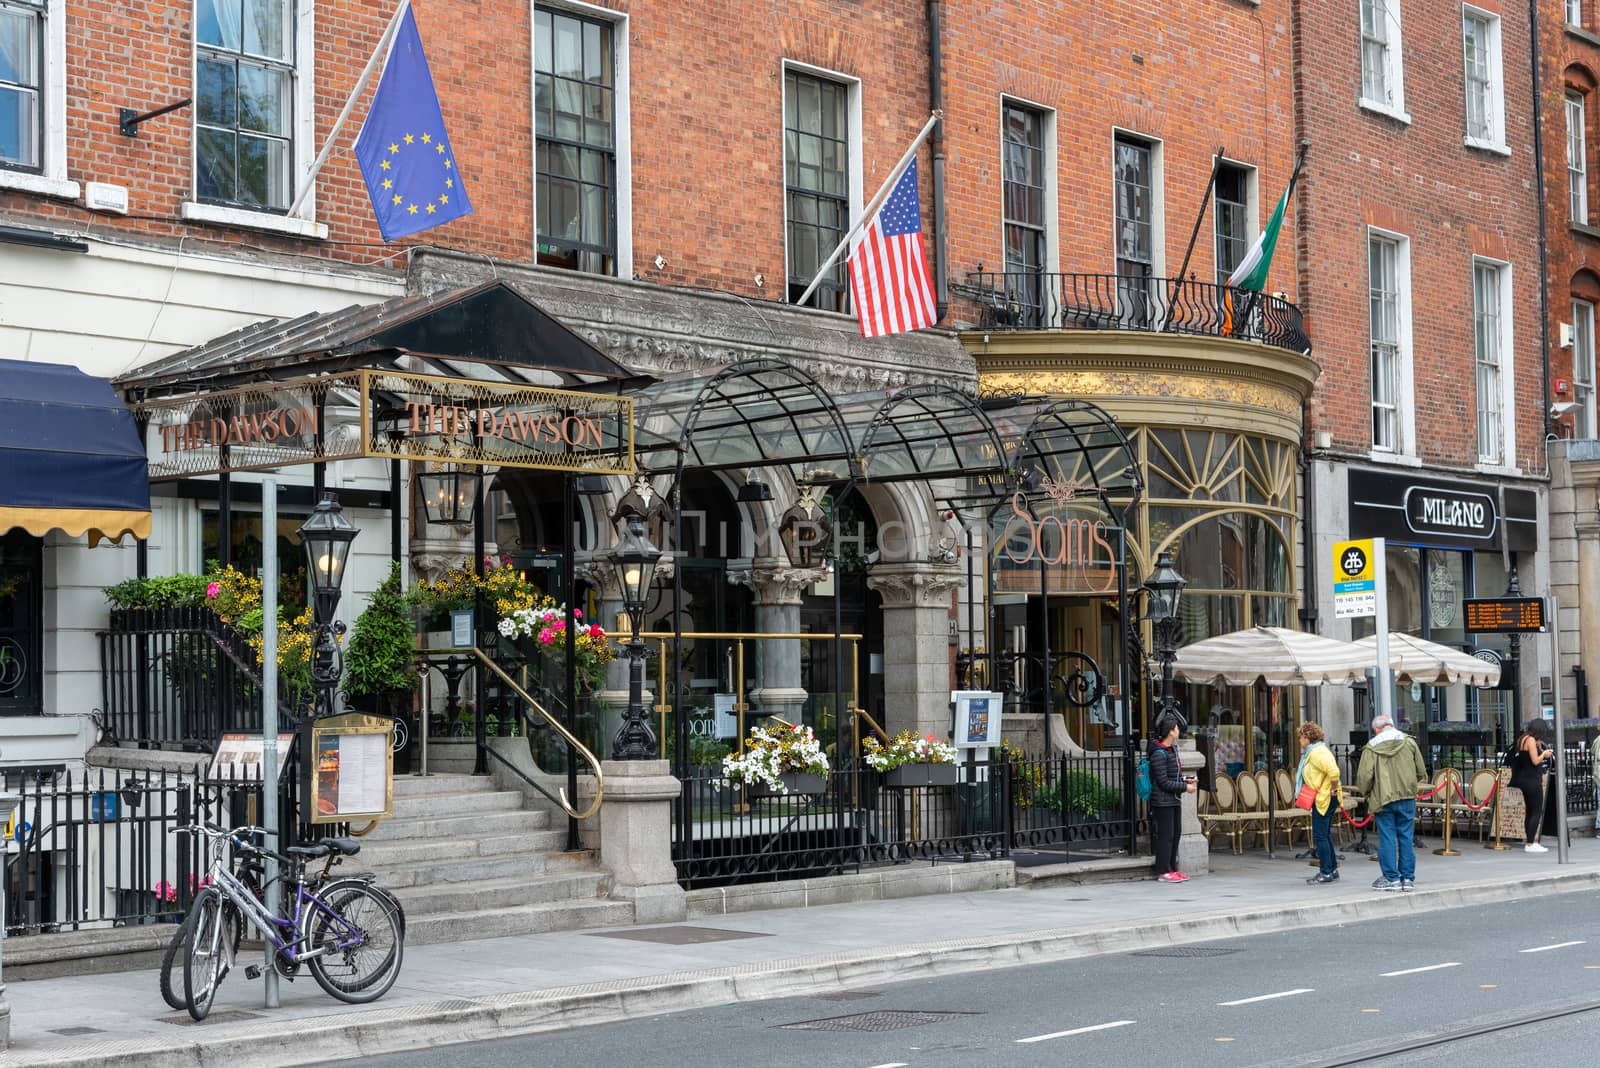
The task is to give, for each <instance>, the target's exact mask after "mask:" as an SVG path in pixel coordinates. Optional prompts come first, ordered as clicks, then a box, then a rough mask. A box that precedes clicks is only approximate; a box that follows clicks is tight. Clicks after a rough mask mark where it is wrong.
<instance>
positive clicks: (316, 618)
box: [300, 493, 360, 716]
mask: <svg viewBox="0 0 1600 1068" xmlns="http://www.w3.org/2000/svg"><path fill="white" fill-rule="evenodd" d="M359 533H360V531H358V530H357V529H356V528H355V527H354V526H352V525H351V523H350V520H348V519H346V518H345V517H344V510H343V509H341V508H340V507H339V502H338V501H337V500H336V499H334V496H333V494H332V493H324V494H323V495H322V500H321V501H319V502H318V503H317V507H316V510H315V511H313V512H312V513H311V518H309V519H307V520H306V521H305V522H304V523H302V524H301V525H300V544H301V545H302V546H303V547H304V548H305V551H306V573H307V575H308V576H309V577H310V582H311V606H312V609H311V610H312V621H313V624H314V626H315V628H316V636H315V642H314V645H313V650H312V658H311V685H312V688H313V689H314V690H315V691H316V698H317V707H316V714H317V715H318V716H331V715H332V714H333V691H334V688H335V687H337V686H338V685H339V676H340V674H342V667H341V665H340V663H339V644H338V641H337V638H338V637H339V636H341V635H343V634H344V624H343V623H338V622H335V621H334V618H333V613H334V612H335V611H336V610H337V609H338V607H339V590H340V587H342V586H343V585H344V568H345V564H346V563H347V562H348V561H349V559H350V543H351V542H353V541H355V540H356V535H357V534H359Z"/></svg>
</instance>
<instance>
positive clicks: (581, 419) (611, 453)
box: [134, 371, 633, 481]
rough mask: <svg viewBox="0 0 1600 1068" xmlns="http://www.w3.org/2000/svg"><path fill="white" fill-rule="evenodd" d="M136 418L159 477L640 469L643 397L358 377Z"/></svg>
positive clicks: (162, 409) (308, 382)
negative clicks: (348, 468)
mask: <svg viewBox="0 0 1600 1068" xmlns="http://www.w3.org/2000/svg"><path fill="white" fill-rule="evenodd" d="M134 412H135V415H136V416H137V417H138V418H139V419H140V420H142V421H143V422H144V424H145V426H146V428H147V430H146V440H147V447H148V448H149V449H150V452H151V459H150V477H151V480H152V481H161V480H164V479H173V478H185V477H192V476H196V475H208V474H218V473H220V472H223V471H253V470H263V469H268V468H278V467H287V466H291V465H294V464H303V463H315V462H319V461H322V462H327V461H332V460H344V459H356V458H360V457H382V458H403V459H410V460H424V461H430V460H431V461H449V462H454V463H467V464H492V465H494V466H497V467H526V468H540V469H547V470H557V471H584V472H593V473H597V474H623V475H627V474H632V472H633V401H632V399H631V398H628V397H619V396H613V395H610V394H598V393H579V392H575V391H572V390H558V389H545V388H542V387H537V386H517V385H512V384H507V383H496V382H479V381H476V380H472V379H459V378H440V377H436V376H431V375H413V374H403V373H399V372H388V371H351V372H346V373H343V374H335V375H327V376H324V377H320V378H305V379H297V380H293V381H286V382H271V383H263V384H261V385H257V386H247V387H243V388H240V389H232V390H220V391H217V392H214V393H205V394H196V395H194V396H189V397H184V398H182V399H177V400H161V401H150V402H147V403H145V404H141V405H137V406H135V409H134Z"/></svg>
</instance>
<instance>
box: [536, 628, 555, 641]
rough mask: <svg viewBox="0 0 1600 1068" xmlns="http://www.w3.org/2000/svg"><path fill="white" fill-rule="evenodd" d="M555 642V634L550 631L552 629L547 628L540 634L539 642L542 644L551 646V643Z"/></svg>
mask: <svg viewBox="0 0 1600 1068" xmlns="http://www.w3.org/2000/svg"><path fill="white" fill-rule="evenodd" d="M555 640H556V636H555V632H554V631H552V630H550V628H548V627H546V628H545V629H544V630H541V631H540V632H539V641H540V642H542V643H543V644H545V645H549V644H550V643H551V642H553V641H555Z"/></svg>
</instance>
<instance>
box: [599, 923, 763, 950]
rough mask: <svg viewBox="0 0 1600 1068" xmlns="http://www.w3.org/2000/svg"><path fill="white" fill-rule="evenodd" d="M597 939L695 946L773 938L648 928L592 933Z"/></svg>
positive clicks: (757, 934)
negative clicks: (619, 939)
mask: <svg viewBox="0 0 1600 1068" xmlns="http://www.w3.org/2000/svg"><path fill="white" fill-rule="evenodd" d="M588 933H589V934H590V935H592V936H593V937H595V938H626V939H630V940H632V941H635V942H660V943H662V944H663V945H668V946H693V945H698V944H699V943H701V942H730V941H732V940H734V939H736V938H771V937H772V936H771V935H769V934H765V933H763V932H760V931H725V930H722V929H721V928H718V927H682V926H680V927H648V928H645V929H643V930H636V931H590V932H588Z"/></svg>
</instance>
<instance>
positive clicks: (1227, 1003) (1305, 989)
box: [1217, 986, 1316, 1009]
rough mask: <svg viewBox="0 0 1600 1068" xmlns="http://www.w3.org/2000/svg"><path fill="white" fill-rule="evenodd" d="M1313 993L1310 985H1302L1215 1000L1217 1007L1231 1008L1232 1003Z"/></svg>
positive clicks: (1244, 1003)
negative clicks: (1226, 999)
mask: <svg viewBox="0 0 1600 1068" xmlns="http://www.w3.org/2000/svg"><path fill="white" fill-rule="evenodd" d="M1313 993H1316V991H1314V990H1313V989H1312V988H1311V987H1309V986H1303V987H1301V988H1300V989H1299V990H1280V991H1278V992H1277V993H1276V994H1257V995H1256V996H1255V997H1253V998H1240V999H1239V1000H1238V1001H1219V1002H1217V1008H1219V1009H1226V1008H1231V1007H1232V1006H1234V1005H1253V1004H1255V1003H1256V1002H1258V1001H1273V1000H1275V999H1277V998H1292V997H1294V996H1295V995H1296V994H1313Z"/></svg>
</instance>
